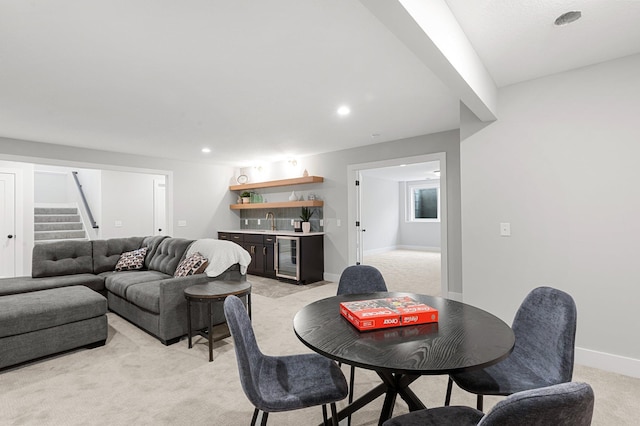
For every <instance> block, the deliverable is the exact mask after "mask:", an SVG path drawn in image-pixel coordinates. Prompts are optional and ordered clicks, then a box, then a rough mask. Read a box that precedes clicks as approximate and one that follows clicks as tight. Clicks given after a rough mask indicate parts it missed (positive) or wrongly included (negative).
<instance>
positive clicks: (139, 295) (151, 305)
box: [127, 281, 160, 314]
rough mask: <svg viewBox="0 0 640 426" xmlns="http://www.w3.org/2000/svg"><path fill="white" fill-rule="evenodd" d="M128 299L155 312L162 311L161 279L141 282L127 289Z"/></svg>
mask: <svg viewBox="0 0 640 426" xmlns="http://www.w3.org/2000/svg"><path fill="white" fill-rule="evenodd" d="M127 300H128V301H129V302H131V303H133V304H134V305H136V306H138V307H140V308H142V309H145V310H147V311H149V312H153V313H154V314H159V313H160V281H152V282H146V283H140V284H135V285H132V286H130V287H129V288H128V289H127Z"/></svg>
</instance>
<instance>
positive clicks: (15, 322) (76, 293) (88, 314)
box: [0, 286, 107, 368]
mask: <svg viewBox="0 0 640 426" xmlns="http://www.w3.org/2000/svg"><path fill="white" fill-rule="evenodd" d="M106 314H107V299H105V298H104V297H102V296H101V295H100V294H98V293H96V292H95V291H93V290H90V289H89V288H87V287H85V286H73V287H61V288H54V289H50V290H42V291H34V292H30V293H22V294H12V295H8V296H2V297H0V368H4V367H8V366H12V365H16V364H20V363H22V362H25V361H30V360H34V359H37V358H41V357H43V356H47V355H52V354H56V353H58V352H62V351H66V350H69V349H75V348H78V347H81V346H89V347H97V346H102V345H104V343H105V341H106V339H107V315H106Z"/></svg>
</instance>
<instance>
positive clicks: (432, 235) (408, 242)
mask: <svg viewBox="0 0 640 426" xmlns="http://www.w3.org/2000/svg"><path fill="white" fill-rule="evenodd" d="M424 182H428V183H433V182H437V181H424ZM399 187H400V198H399V202H400V207H399V208H400V226H399V230H398V244H399V245H400V247H401V248H408V249H413V250H429V251H439V250H440V247H441V245H442V239H441V232H440V225H441V224H440V222H409V221H407V220H406V208H407V182H400V183H399Z"/></svg>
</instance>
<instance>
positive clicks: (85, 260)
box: [31, 241, 93, 278]
mask: <svg viewBox="0 0 640 426" xmlns="http://www.w3.org/2000/svg"><path fill="white" fill-rule="evenodd" d="M92 259H93V248H92V244H91V241H60V242H55V243H42V244H36V245H35V246H34V247H33V260H32V263H31V276H32V277H33V278H42V277H57V276H60V275H72V274H91V273H92V272H93V261H92Z"/></svg>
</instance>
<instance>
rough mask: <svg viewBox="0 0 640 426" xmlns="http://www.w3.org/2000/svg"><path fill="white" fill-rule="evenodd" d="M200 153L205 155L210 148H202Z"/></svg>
mask: <svg viewBox="0 0 640 426" xmlns="http://www.w3.org/2000/svg"><path fill="white" fill-rule="evenodd" d="M202 152H204V153H205V154H208V153H210V152H211V148H202Z"/></svg>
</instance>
